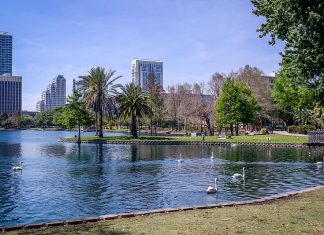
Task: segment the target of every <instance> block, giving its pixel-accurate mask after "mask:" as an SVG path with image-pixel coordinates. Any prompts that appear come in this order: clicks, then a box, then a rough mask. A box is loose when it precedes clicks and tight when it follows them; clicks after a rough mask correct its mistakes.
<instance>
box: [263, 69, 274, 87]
mask: <svg viewBox="0 0 324 235" xmlns="http://www.w3.org/2000/svg"><path fill="white" fill-rule="evenodd" d="M262 77H263V78H264V79H266V80H267V82H268V84H269V86H270V87H272V86H273V84H274V82H275V81H276V79H277V78H278V73H276V72H275V71H273V72H271V73H269V75H262Z"/></svg>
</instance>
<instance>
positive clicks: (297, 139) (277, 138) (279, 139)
mask: <svg viewBox="0 0 324 235" xmlns="http://www.w3.org/2000/svg"><path fill="white" fill-rule="evenodd" d="M267 137H270V143H295V144H301V143H307V141H308V137H307V136H289V135H277V134H273V135H254V136H233V137H232V138H231V139H217V138H216V137H215V136H207V137H206V138H205V141H206V142H253V143H267ZM67 140H70V141H71V140H72V141H74V140H75V139H74V138H67ZM82 140H91V141H95V140H114V141H202V137H156V136H152V137H139V138H138V139H134V138H132V137H128V136H109V137H103V138H98V137H96V136H84V137H82Z"/></svg>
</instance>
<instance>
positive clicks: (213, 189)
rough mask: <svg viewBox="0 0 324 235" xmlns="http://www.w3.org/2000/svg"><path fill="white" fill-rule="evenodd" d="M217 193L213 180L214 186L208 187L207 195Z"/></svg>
mask: <svg viewBox="0 0 324 235" xmlns="http://www.w3.org/2000/svg"><path fill="white" fill-rule="evenodd" d="M216 192H217V178H215V186H208V188H207V193H216Z"/></svg>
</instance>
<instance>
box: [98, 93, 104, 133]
mask: <svg viewBox="0 0 324 235" xmlns="http://www.w3.org/2000/svg"><path fill="white" fill-rule="evenodd" d="M102 116H103V115H102V107H101V100H100V99H99V137H103V132H102V127H103V117H102Z"/></svg>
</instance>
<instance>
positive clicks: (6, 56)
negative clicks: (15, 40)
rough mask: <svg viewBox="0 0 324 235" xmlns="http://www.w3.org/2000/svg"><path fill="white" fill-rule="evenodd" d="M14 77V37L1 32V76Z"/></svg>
mask: <svg viewBox="0 0 324 235" xmlns="http://www.w3.org/2000/svg"><path fill="white" fill-rule="evenodd" d="M3 74H8V75H12V35H10V34H9V33H7V32H0V75H3Z"/></svg>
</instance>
